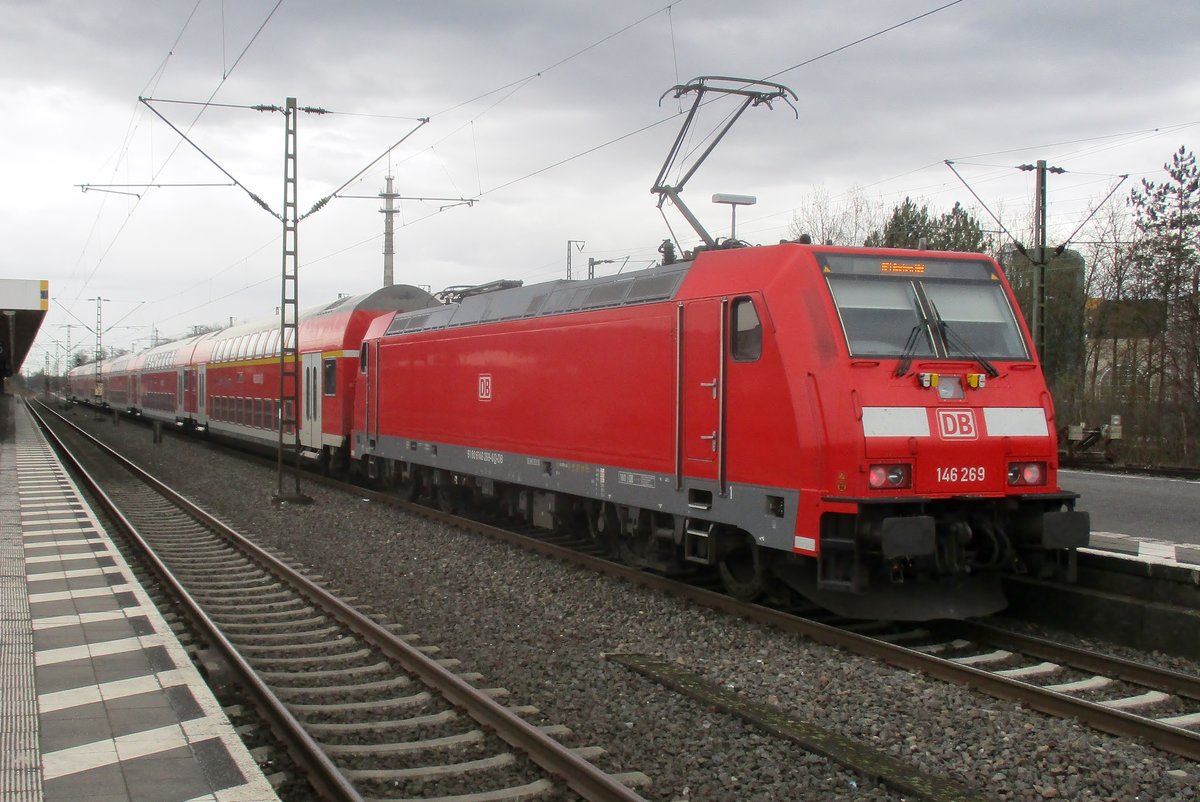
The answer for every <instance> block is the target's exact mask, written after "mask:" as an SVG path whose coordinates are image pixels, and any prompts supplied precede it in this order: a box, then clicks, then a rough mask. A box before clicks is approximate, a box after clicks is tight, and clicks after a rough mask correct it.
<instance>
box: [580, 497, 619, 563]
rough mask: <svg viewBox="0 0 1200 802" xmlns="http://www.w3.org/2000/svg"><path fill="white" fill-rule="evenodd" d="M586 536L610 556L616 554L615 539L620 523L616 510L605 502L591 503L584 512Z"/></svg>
mask: <svg viewBox="0 0 1200 802" xmlns="http://www.w3.org/2000/svg"><path fill="white" fill-rule="evenodd" d="M585 514H586V516H587V524H588V536H589V537H591V539H592V542H593V543H595V544H596V545H597V546H600V547H601V548H603V549H604V550H605V551H606V552H608V553H609V554H611V555H616V554H617V551H618V549H617V538H618V535H619V532H620V531H621V521H620V519H618V518H617V509H616V507H614V506H613V505H612V504H608V503H606V502H603V501H601V502H592V503H589V504H588V506H587V511H586V513H585Z"/></svg>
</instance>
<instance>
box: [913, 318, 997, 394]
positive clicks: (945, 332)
mask: <svg viewBox="0 0 1200 802" xmlns="http://www.w3.org/2000/svg"><path fill="white" fill-rule="evenodd" d="M929 309H930V310H931V311H932V312H933V319H934V320H935V321H936V322H937V327H938V331H939V332H940V333H941V335H942V341H943V342H945V343H946V356H950V347H951V346H953V347H954V350H956V351H958V352H959V353H961V354H963V355H964V356H966V357H968V358H970V359H973V360H974V361H976V362H978V363H979V366H980V367H981V368H983V370H984V372H985V373H987V375H989V376H991V377H992V378H993V379H994V378H996V377H997V376H999V375H1000V371H998V370H996V366H995V365H993V364H992V363H991V362H989V361H988V360H987V359H986V358H985V357H983V356H981V355H980V354H979V353H978V352H977V351H975V349H973V348H972V347H971V346H970V345H968V344H967V341H966V340H964V339H963V338H962V337H960V336H959V334H958V332H956V331H954V330H953V329H951V328H950V326H948V325H947V324H946V321H945V320H943V319H942V316H941V313H939V312H938V310H937V304H935V303H934V302H933V299H932V298H930V299H929Z"/></svg>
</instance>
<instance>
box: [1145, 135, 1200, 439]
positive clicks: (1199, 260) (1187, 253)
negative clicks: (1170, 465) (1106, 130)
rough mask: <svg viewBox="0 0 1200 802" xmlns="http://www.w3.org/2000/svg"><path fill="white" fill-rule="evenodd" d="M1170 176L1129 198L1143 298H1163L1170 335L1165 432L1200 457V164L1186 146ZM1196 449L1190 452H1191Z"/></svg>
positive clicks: (1163, 387) (1164, 356)
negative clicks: (1199, 451) (1134, 227)
mask: <svg viewBox="0 0 1200 802" xmlns="http://www.w3.org/2000/svg"><path fill="white" fill-rule="evenodd" d="M1163 169H1165V170H1166V171H1167V180H1165V181H1163V182H1161V183H1156V182H1153V181H1148V180H1146V179H1143V180H1142V186H1141V187H1140V188H1138V189H1135V190H1133V192H1132V193H1131V194H1130V198H1129V202H1130V205H1131V206H1132V208H1133V211H1134V215H1135V224H1136V227H1137V230H1138V236H1137V239H1136V242H1135V243H1134V246H1133V249H1132V252H1131V261H1132V263H1133V266H1134V277H1133V280H1134V282H1135V283H1136V284H1137V288H1138V290H1139V294H1140V295H1141V296H1142V297H1146V298H1153V299H1157V300H1159V301H1161V302H1162V303H1163V304H1164V306H1165V309H1166V316H1167V321H1166V327H1165V332H1164V334H1163V336H1162V338H1161V342H1160V343H1159V345H1158V348H1159V350H1158V353H1159V355H1160V358H1161V361H1160V364H1159V370H1158V373H1159V375H1158V377H1157V379H1158V392H1159V398H1158V402H1159V405H1160V409H1161V413H1160V414H1161V416H1162V418H1161V420H1162V423H1163V424H1164V427H1165V428H1164V430H1163V432H1162V436H1163V437H1164V439H1165V440H1167V441H1171V442H1176V443H1178V445H1179V446H1181V447H1182V452H1183V453H1181V454H1179V455H1178V456H1179V457H1183V458H1192V459H1194V458H1195V452H1196V450H1197V448H1198V447H1200V431H1198V429H1200V168H1198V167H1197V165H1196V156H1195V154H1194V153H1191V152H1190V151H1188V149H1187V148H1186V147H1181V148H1179V150H1178V151H1177V152H1175V153H1174V154H1173V155H1172V158H1171V162H1170V163H1168V164H1164V165H1163ZM1189 452H1191V453H1189Z"/></svg>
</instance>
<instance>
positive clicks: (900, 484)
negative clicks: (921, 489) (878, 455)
mask: <svg viewBox="0 0 1200 802" xmlns="http://www.w3.org/2000/svg"><path fill="white" fill-rule="evenodd" d="M867 482H868V483H869V484H870V486H871V489H872V490H901V489H903V488H906V487H912V468H911V467H910V466H908V465H903V464H901V465H872V466H871V467H870V469H868V471H867Z"/></svg>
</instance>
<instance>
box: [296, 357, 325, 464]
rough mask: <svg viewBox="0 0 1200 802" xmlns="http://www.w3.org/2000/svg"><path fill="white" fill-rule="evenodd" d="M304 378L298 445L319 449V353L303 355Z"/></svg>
mask: <svg viewBox="0 0 1200 802" xmlns="http://www.w3.org/2000/svg"><path fill="white" fill-rule="evenodd" d="M301 368H302V369H303V378H304V382H303V383H304V397H303V399H302V400H301V402H300V405H301V406H302V407H303V411H302V415H301V418H300V443H301V444H302V445H306V446H309V447H310V448H320V447H321V407H322V404H321V352H320V351H317V352H314V353H311V354H304V355H303V358H302V361H301Z"/></svg>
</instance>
